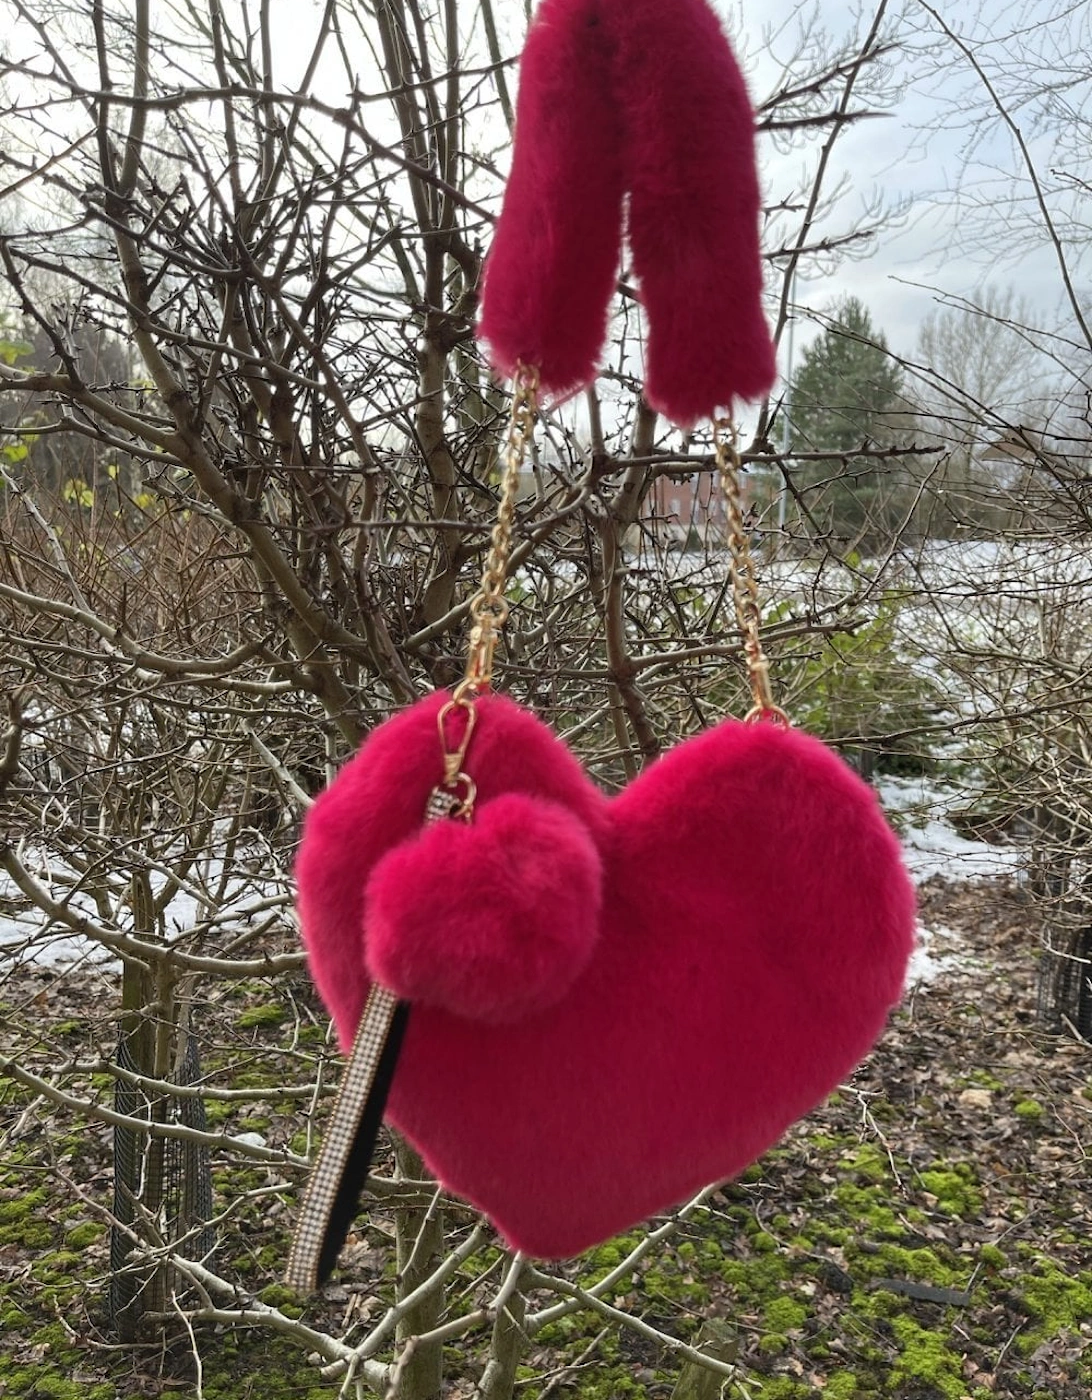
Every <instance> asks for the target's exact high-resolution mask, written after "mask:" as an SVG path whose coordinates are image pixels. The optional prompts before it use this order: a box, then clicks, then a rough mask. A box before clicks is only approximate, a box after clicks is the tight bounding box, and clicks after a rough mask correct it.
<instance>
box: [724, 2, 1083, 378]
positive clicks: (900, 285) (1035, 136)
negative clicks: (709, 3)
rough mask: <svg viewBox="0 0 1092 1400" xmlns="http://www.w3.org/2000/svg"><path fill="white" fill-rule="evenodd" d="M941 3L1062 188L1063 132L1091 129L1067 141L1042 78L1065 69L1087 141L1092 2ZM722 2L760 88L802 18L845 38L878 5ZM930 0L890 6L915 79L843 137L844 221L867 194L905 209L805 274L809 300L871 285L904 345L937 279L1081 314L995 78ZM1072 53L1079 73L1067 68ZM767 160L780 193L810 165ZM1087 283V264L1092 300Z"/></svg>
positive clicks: (893, 334) (862, 27) (1068, 94)
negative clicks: (963, 49) (854, 254)
mask: <svg viewBox="0 0 1092 1400" xmlns="http://www.w3.org/2000/svg"><path fill="white" fill-rule="evenodd" d="M931 8H932V9H933V10H934V11H936V13H937V15H939V17H940V20H941V21H943V23H944V24H946V25H947V26H948V27H949V28H950V29H951V30H952V31H953V32H954V33H955V34H956V35H957V36H959V37H960V38H962V39H964V40H966V41H967V42H968V43H969V44H970V45H971V47H972V48H973V50H974V54H975V56H976V57H977V58H978V60H979V62H980V63H981V64H982V66H983V68H984V70H985V74H986V76H987V77H988V78H989V79H990V81H991V83H993V84H994V85H995V86H996V89H997V91H998V94H999V96H1001V97H1002V98H1003V99H1005V101H1006V105H1007V106H1008V105H1011V110H1012V111H1013V113H1014V115H1015V118H1016V120H1017V121H1018V123H1019V125H1020V128H1021V132H1022V134H1023V135H1024V137H1025V139H1026V141H1027V143H1028V145H1029V148H1030V151H1031V154H1032V156H1033V158H1034V160H1035V162H1036V165H1037V166H1038V168H1039V171H1040V174H1041V176H1042V178H1043V179H1044V182H1045V184H1046V186H1047V187H1048V188H1047V193H1048V198H1049V197H1050V195H1051V190H1052V189H1054V188H1055V187H1056V185H1057V180H1056V179H1054V178H1053V177H1052V174H1051V172H1052V171H1053V172H1054V173H1055V175H1057V174H1058V172H1059V171H1061V170H1064V169H1067V168H1068V169H1070V170H1072V169H1073V161H1072V160H1067V159H1066V157H1067V156H1068V155H1069V154H1070V152H1069V151H1067V150H1065V149H1064V142H1065V140H1066V139H1072V140H1073V142H1074V146H1075V148H1076V149H1077V150H1079V145H1078V144H1077V143H1078V142H1079V139H1080V138H1079V135H1078V133H1077V132H1075V131H1074V130H1073V129H1072V123H1069V127H1070V129H1069V130H1068V132H1067V131H1065V130H1063V131H1062V132H1061V135H1062V138H1063V146H1062V147H1060V146H1059V143H1058V140H1057V139H1056V133H1055V132H1054V131H1052V129H1051V125H1050V119H1049V113H1047V112H1045V111H1044V107H1043V104H1042V103H1039V102H1037V101H1035V100H1032V99H1030V97H1029V93H1030V91H1031V90H1032V89H1034V87H1035V86H1036V83H1037V81H1038V80H1043V81H1044V83H1045V82H1046V81H1050V82H1056V83H1057V84H1058V86H1059V87H1060V88H1061V89H1063V91H1064V101H1065V103H1067V104H1070V106H1071V107H1072V109H1074V110H1075V111H1076V112H1077V114H1078V115H1079V116H1081V117H1083V120H1084V122H1085V124H1086V125H1085V128H1084V130H1085V139H1086V140H1087V136H1088V132H1089V125H1088V123H1089V122H1090V121H1092V79H1090V78H1089V77H1088V75H1087V74H1086V73H1081V72H1080V69H1081V68H1082V67H1084V68H1087V55H1088V53H1089V47H1090V43H1092V32H1090V30H1092V19H1090V15H1092V5H1090V4H1089V3H1087V0H1086V3H1083V4H1082V3H1077V4H1074V3H1068V4H1067V3H1064V0H933V2H932V6H931ZM721 10H722V13H724V14H725V15H726V19H727V27H728V29H729V31H730V32H731V33H733V34H734V35H735V36H736V37H737V42H738V43H739V45H740V47H741V49H742V50H744V51H745V54H746V61H747V64H748V70H749V72H750V74H751V80H752V89H753V96H754V97H755V98H756V100H761V98H762V96H763V95H764V93H765V92H767V91H769V89H770V87H771V85H772V84H774V83H775V82H776V80H777V74H778V66H777V65H778V60H780V61H781V62H785V61H787V60H788V58H789V57H790V55H791V54H792V52H793V51H794V48H795V45H796V43H797V41H798V36H799V35H800V33H801V32H803V33H805V34H806V33H808V32H809V30H812V29H813V28H820V29H824V30H826V31H827V33H828V34H829V35H830V37H831V38H832V39H833V40H834V41H836V42H837V41H838V40H840V39H843V38H845V37H847V36H850V35H853V34H860V35H863V34H864V33H866V32H867V30H868V26H869V24H870V23H871V20H872V17H873V15H874V14H875V10H876V5H875V3H865V4H851V3H847V0H822V3H817V4H803V5H802V4H801V3H800V0H737V3H730V2H729V0H721ZM929 10H930V7H929V6H928V5H925V4H922V3H920V0H899V3H892V4H890V5H889V7H888V12H889V17H890V19H889V26H888V27H889V29H891V30H892V31H893V32H894V33H895V35H896V36H897V37H898V39H899V40H900V42H901V45H902V47H901V48H900V52H899V55H898V57H897V59H896V60H895V61H894V65H893V67H894V69H895V72H896V73H897V75H898V77H899V78H901V79H902V81H903V84H904V87H903V91H902V92H901V93H900V94H898V96H897V100H895V101H894V102H893V103H892V105H890V106H889V107H888V108H887V111H886V114H885V115H884V116H882V117H879V118H877V119H876V120H874V121H868V122H863V123H861V124H860V125H859V126H858V127H857V128H855V129H854V130H852V131H850V132H849V133H847V134H846V135H845V137H844V138H843V139H842V141H841V142H840V143H839V146H838V148H837V161H836V164H837V167H838V173H839V174H841V175H844V176H845V177H846V179H847V183H848V185H849V190H848V192H847V194H846V196H845V199H844V201H843V205H842V209H841V211H840V214H841V217H840V219H839V218H838V217H835V218H834V219H833V220H832V223H831V227H837V225H838V223H839V222H841V223H843V224H848V223H849V222H851V220H852V215H853V212H854V210H855V209H857V210H860V209H863V208H865V207H866V206H867V205H869V204H870V203H872V204H874V203H876V202H880V203H882V204H884V205H886V207H887V208H888V209H890V210H892V211H894V215H895V216H894V217H893V218H892V219H891V221H890V223H889V225H888V226H887V227H886V228H885V229H883V230H882V231H881V232H880V234H879V235H878V237H877V238H876V240H875V242H874V243H873V244H872V245H871V247H870V251H869V253H868V256H867V257H865V258H863V259H861V260H857V261H854V262H852V263H848V264H846V265H844V266H843V267H842V268H841V269H838V270H837V271H835V273H834V274H833V275H832V276H830V277H824V278H820V279H816V280H812V281H810V282H808V283H807V284H805V285H804V286H803V287H802V288H801V289H800V299H801V300H802V301H807V302H809V303H811V304H813V305H822V304H823V303H824V302H826V301H829V300H831V299H833V298H835V297H837V296H839V295H844V294H845V293H847V292H852V293H853V294H855V295H857V296H859V297H860V298H861V299H862V301H864V302H865V303H866V304H867V305H868V307H869V308H870V310H871V311H872V312H873V315H874V319H875V321H876V323H877V324H878V325H879V326H880V327H882V328H883V330H884V331H885V332H886V333H887V335H888V338H889V340H890V342H891V344H892V345H893V347H894V348H896V349H899V350H901V351H906V352H909V351H911V350H912V348H913V344H914V340H915V338H916V334H917V327H918V325H919V324H920V322H921V321H922V319H924V317H925V316H926V315H927V314H928V312H929V310H930V308H931V307H932V306H933V305H935V303H936V295H935V293H932V292H930V291H929V290H927V289H928V288H936V289H939V290H941V291H943V292H945V293H948V294H950V295H955V296H968V297H972V298H973V296H974V293H975V291H976V289H978V288H979V287H981V285H982V284H983V282H985V281H992V282H993V283H994V284H995V285H996V286H999V287H1003V286H1005V285H1007V284H1009V283H1011V284H1013V285H1015V286H1016V287H1017V288H1018V290H1019V291H1020V292H1021V293H1022V294H1023V295H1025V296H1026V297H1027V299H1028V301H1029V303H1030V304H1031V305H1032V306H1033V307H1034V309H1035V310H1036V312H1037V314H1039V315H1040V316H1041V317H1042V318H1043V320H1044V321H1045V322H1047V323H1049V324H1051V325H1054V324H1061V323H1062V322H1064V321H1065V320H1067V319H1068V313H1067V310H1066V308H1065V305H1064V297H1063V289H1062V284H1061V279H1060V276H1059V270H1058V263H1057V258H1056V255H1055V253H1054V250H1053V248H1052V246H1051V243H1050V239H1049V237H1048V236H1047V233H1046V231H1045V229H1044V228H1043V226H1042V222H1041V220H1040V219H1038V217H1037V216H1036V215H1035V211H1034V209H1033V208H1032V207H1030V200H1031V193H1032V192H1031V189H1030V186H1029V182H1028V180H1027V173H1026V167H1025V165H1024V162H1023V160H1022V158H1021V155H1020V152H1019V150H1018V148H1017V146H1016V143H1015V141H1014V140H1013V137H1012V134H1011V133H1010V132H1009V131H1007V130H1006V129H1005V127H1004V125H1003V124H1002V123H1001V122H1000V121H998V120H996V117H995V115H994V114H993V113H992V112H991V107H990V101H989V96H988V93H987V92H986V89H985V87H984V84H983V82H982V79H981V77H979V76H978V75H976V74H975V72H974V70H973V68H972V66H971V63H970V62H969V61H968V59H967V58H966V57H964V56H963V55H961V54H960V52H959V49H958V47H957V46H956V45H955V44H953V43H952V42H951V40H950V39H949V38H947V37H946V36H945V35H944V34H943V30H942V26H941V24H940V23H938V20H937V18H936V16H935V15H934V14H931V13H930V12H929ZM1068 58H1072V60H1073V65H1074V71H1073V73H1071V74H1067V73H1066V72H1065V71H1063V70H1064V68H1065V66H1066V62H1067V59H1068ZM979 114H982V115H985V116H986V117H988V118H989V121H988V122H987V124H986V125H985V126H982V127H979V128H978V129H977V134H976V140H975V142H974V143H973V145H971V146H969V145H968V142H969V139H970V137H971V126H970V123H971V122H972V120H973V119H974V118H975V117H976V116H977V115H979ZM1062 125H1063V127H1064V125H1065V123H1063V124H1062ZM968 155H969V156H970V161H969V163H968V161H967V160H966V157H967V156H968ZM812 164H814V161H813V162H812ZM1082 167H1083V168H1081V169H1080V170H1079V172H1077V173H1079V174H1080V175H1081V176H1083V177H1084V178H1087V176H1088V165H1087V163H1086V162H1082ZM765 174H766V181H767V191H768V193H770V194H775V195H780V194H783V192H784V190H785V189H786V188H787V187H788V188H791V187H792V184H793V181H794V180H796V181H799V180H800V172H799V165H798V163H796V164H794V162H793V160H791V159H778V158H776V157H774V158H770V157H767V160H766V163H765ZM957 191H958V195H957V193H956V192H957ZM1051 206H1052V208H1053V209H1055V210H1056V211H1057V212H1059V213H1061V212H1062V211H1063V210H1064V206H1065V199H1064V197H1063V196H1059V197H1058V198H1056V199H1055V198H1052V199H1051ZM1025 232H1026V236H1025ZM1077 271H1078V273H1079V271H1080V269H1079V268H1078V269H1077ZM1078 281H1079V278H1078ZM914 284H922V285H921V286H918V285H914ZM1087 286H1088V283H1087V279H1085V282H1084V286H1083V288H1081V290H1082V291H1083V293H1084V297H1085V300H1086V302H1087ZM805 338H806V332H805Z"/></svg>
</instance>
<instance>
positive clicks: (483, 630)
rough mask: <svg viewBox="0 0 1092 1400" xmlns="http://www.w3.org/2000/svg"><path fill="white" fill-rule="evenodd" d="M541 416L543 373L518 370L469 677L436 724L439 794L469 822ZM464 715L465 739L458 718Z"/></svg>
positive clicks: (474, 613) (475, 611)
mask: <svg viewBox="0 0 1092 1400" xmlns="http://www.w3.org/2000/svg"><path fill="white" fill-rule="evenodd" d="M537 413H538V370H537V369H536V368H535V366H534V365H517V366H516V375H515V380H514V382H513V385H512V411H511V415H510V417H509V420H508V434H507V437H506V438H505V444H504V470H503V472H502V474H501V488H500V504H499V505H498V506H497V520H496V524H495V525H494V526H493V530H492V533H491V534H490V537H489V552H488V554H487V555H486V557H485V567H484V569H483V570H482V581H481V584H480V586H479V588H478V591H477V593H476V594H475V595H474V597H473V599H472V600H471V603H470V619H471V624H472V626H471V629H470V654H469V656H468V657H467V662H466V675H465V676H464V677H463V679H462V681H461V682H460V683H459V684H458V685H457V686H456V687H455V692H454V694H453V695H452V698H451V699H450V700H449V701H448V702H447V704H446V705H445V706H444V707H443V709H442V710H441V711H440V713H439V715H438V716H437V719H436V723H437V727H438V728H439V731H440V745H441V748H442V749H443V756H444V781H443V783H442V784H441V786H440V787H439V788H438V789H437V790H436V793H434V797H435V798H436V799H437V800H438V801H440V802H442V801H443V798H444V796H445V795H446V796H447V797H448V798H449V799H450V800H451V803H452V811H451V813H450V814H449V815H453V816H459V817H462V818H464V819H469V817H470V816H471V814H472V812H473V810H474V796H475V789H474V783H473V780H472V779H471V778H470V777H469V776H468V775H467V774H466V773H464V772H463V759H464V758H465V757H466V751H467V748H468V746H469V744H470V736H471V734H473V732H474V723H475V719H476V715H475V710H474V699H475V696H477V695H480V694H481V692H482V691H484V690H488V689H489V684H490V682H491V681H492V679H493V653H494V651H495V650H496V647H497V640H498V638H499V637H500V632H501V628H502V627H503V626H504V624H505V621H506V620H507V618H508V600H507V599H506V598H505V596H504V585H505V582H506V581H507V578H508V562H509V559H510V558H511V555H512V531H513V527H514V525H515V521H516V496H517V494H518V492H519V482H520V475H521V473H522V471H523V464H524V461H525V460H526V457H527V448H528V445H529V444H530V441H531V438H532V436H533V434H534V430H535V417H536V415H537ZM459 713H462V714H463V716H464V722H463V726H462V733H461V735H460V736H459V737H458V738H456V737H454V736H455V735H456V734H458V726H457V725H456V724H455V723H454V717H455V716H456V715H457V714H459Z"/></svg>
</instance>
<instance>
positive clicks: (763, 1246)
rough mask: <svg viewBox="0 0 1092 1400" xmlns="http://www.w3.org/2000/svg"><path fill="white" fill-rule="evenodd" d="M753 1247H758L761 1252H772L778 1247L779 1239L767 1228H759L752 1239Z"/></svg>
mask: <svg viewBox="0 0 1092 1400" xmlns="http://www.w3.org/2000/svg"><path fill="white" fill-rule="evenodd" d="M751 1247H752V1248H753V1249H757V1250H758V1252H759V1253H760V1254H770V1253H772V1252H773V1250H775V1249H776V1248H777V1241H776V1240H775V1239H774V1237H773V1235H770V1234H767V1233H766V1231H765V1230H759V1232H758V1233H757V1234H756V1235H755V1236H754V1237H753V1239H752V1240H751Z"/></svg>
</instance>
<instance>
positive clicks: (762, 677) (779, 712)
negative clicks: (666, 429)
mask: <svg viewBox="0 0 1092 1400" xmlns="http://www.w3.org/2000/svg"><path fill="white" fill-rule="evenodd" d="M713 444H714V447H715V450H716V459H717V471H718V472H719V474H720V484H721V489H722V491H723V492H724V504H725V506H726V508H727V513H728V558H729V567H730V570H731V575H732V601H733V602H734V603H735V609H736V621H737V622H738V623H739V630H740V632H741V633H742V634H743V653H744V656H745V658H746V661H747V677H748V681H749V682H750V687H751V698H752V699H753V701H754V704H753V706H752V708H751V710H750V711H749V713H748V714H747V716H746V718H747V720H748V721H751V722H753V721H755V720H763V719H765V720H772V721H774V722H775V723H777V724H781V725H784V726H785V728H788V727H789V717H788V715H787V714H786V713H785V711H784V710H783V709H781V707H780V706H779V705H776V704H774V698H773V690H772V689H771V686H770V663H769V661H768V660H767V659H766V653H765V651H764V650H763V647H762V634H761V630H760V629H761V624H762V609H761V607H760V606H759V602H758V584H757V582H756V580H755V566H754V559H753V558H752V556H751V542H750V540H749V538H748V534H747V528H746V526H745V525H744V523H743V496H742V488H741V485H740V471H741V465H740V460H739V447H738V441H737V435H736V426H735V424H734V423H733V422H731V420H729V419H727V418H718V419H714V421H713Z"/></svg>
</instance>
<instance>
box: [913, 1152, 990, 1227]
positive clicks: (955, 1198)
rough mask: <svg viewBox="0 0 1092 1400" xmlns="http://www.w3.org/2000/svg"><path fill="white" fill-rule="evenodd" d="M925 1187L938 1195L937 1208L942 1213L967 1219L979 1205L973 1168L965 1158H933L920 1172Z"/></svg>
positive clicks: (973, 1214) (933, 1194) (979, 1199)
mask: <svg viewBox="0 0 1092 1400" xmlns="http://www.w3.org/2000/svg"><path fill="white" fill-rule="evenodd" d="M919 1179H920V1181H921V1185H922V1187H923V1189H924V1190H926V1191H928V1192H929V1194H930V1195H932V1196H935V1197H936V1199H937V1209H938V1210H940V1211H943V1213H944V1214H945V1215H958V1216H959V1217H960V1218H961V1219H963V1220H968V1219H970V1218H972V1217H973V1216H975V1215H977V1214H978V1213H979V1212H980V1211H981V1209H982V1192H981V1191H980V1190H979V1189H978V1187H977V1186H976V1185H975V1182H974V1171H973V1169H972V1168H971V1166H970V1165H969V1163H967V1162H955V1163H947V1164H946V1163H944V1162H934V1163H933V1165H932V1167H931V1168H930V1169H929V1170H928V1171H924V1172H921V1173H920V1176H919Z"/></svg>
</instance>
